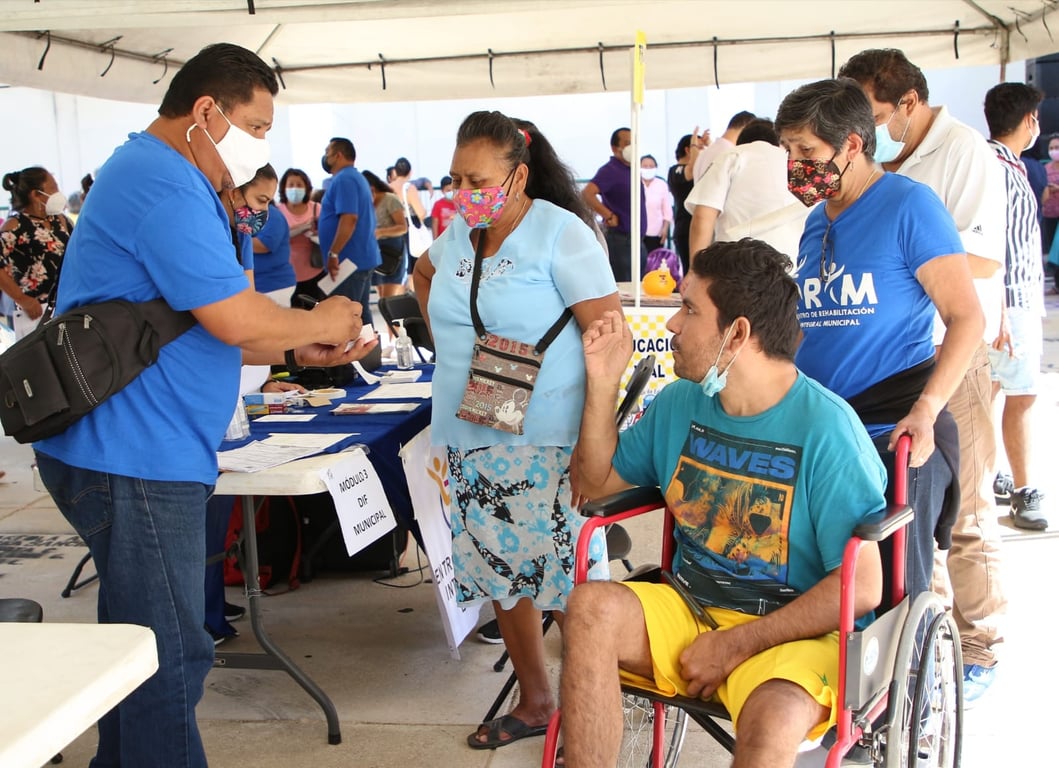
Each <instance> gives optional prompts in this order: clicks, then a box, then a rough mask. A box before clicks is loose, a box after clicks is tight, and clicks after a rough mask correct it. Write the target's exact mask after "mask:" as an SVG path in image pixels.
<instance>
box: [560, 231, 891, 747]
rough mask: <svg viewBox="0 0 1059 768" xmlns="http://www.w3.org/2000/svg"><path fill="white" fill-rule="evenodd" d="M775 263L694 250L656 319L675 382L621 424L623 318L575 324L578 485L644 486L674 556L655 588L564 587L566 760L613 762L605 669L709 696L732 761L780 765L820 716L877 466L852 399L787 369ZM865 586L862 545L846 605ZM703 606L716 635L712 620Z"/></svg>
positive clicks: (615, 743)
mask: <svg viewBox="0 0 1059 768" xmlns="http://www.w3.org/2000/svg"><path fill="white" fill-rule="evenodd" d="M789 267H790V261H789V259H787V257H786V256H783V255H782V254H780V253H778V252H777V251H776V250H775V249H773V248H772V247H771V246H769V245H767V244H765V243H763V242H760V241H757V240H750V239H744V240H741V241H739V242H735V243H715V244H714V245H712V246H710V247H709V248H708V249H706V250H705V251H701V252H700V253H698V254H697V255H695V256H694V257H693V261H692V267H691V274H689V275H688V277H687V278H686V279H685V280H684V282H683V284H682V285H681V297H682V299H683V305H682V308H681V309H680V311H679V312H678V313H677V314H676V315H674V316H673V317H672V318H671V319H670V321H669V323H668V328H669V330H670V331H671V332H672V333H673V334H674V335H673V341H672V348H673V362H674V371H675V372H676V373H677V375H678V376H679V377H680V378H681V379H682V380H681V381H678V382H675V383H673V384H670V385H669V386H667V387H666V388H665V389H663V390H662V392H661V393H660V394H659V395H658V397H656V398H655V400H654V401H653V402H652V404H651V407H650V408H649V409H648V410H647V411H646V412H645V414H644V416H643V418H641V419H640V420H639V421H638V422H637V423H636V424H635V425H633V427H631V428H630V429H629V430H627V431H626V432H624V433H623V434H622V435H621V436H620V437H619V435H618V432H617V429H616V427H615V425H614V403H615V402H616V401H617V395H618V384H619V381H620V379H621V376H622V374H623V373H624V371H625V367H626V366H627V364H628V361H629V358H630V356H631V353H632V337H631V332H630V331H629V328H628V325H627V324H626V323H625V321H624V319H623V318H622V316H621V315H620V314H618V313H616V312H614V313H608V316H607V317H605V318H604V319H603V320H601V321H597V322H595V323H593V324H592V325H590V326H589V328H588V330H587V331H586V332H585V334H584V348H585V367H586V371H587V374H588V387H587V394H586V400H585V410H584V417H583V419H582V422H581V437H580V440H579V442H578V446H577V454H578V469H579V477H580V491H581V493H583V494H585V495H586V496H588V497H590V498H598V497H601V496H605V495H608V494H611V493H615V492H617V491H620V490H622V489H625V488H628V487H630V486H631V485H648V486H650V485H657V486H659V487H661V488H662V489H664V492H665V496H666V503H667V507H668V509H669V511H670V512H671V513H672V514H673V517H674V522H675V531H674V535H675V539H676V542H675V543H676V553H675V555H674V558H673V562H672V563H669V564H667V567H669V568H671V569H672V571H673V573H674V581H673V582H672V583H673V585H672V586H671V585H670V584H649V583H642V582H639V583H635V582H621V583H616V582H587V583H584V584H581V585H579V586H578V587H576V588H575V589H574V591H573V594H572V595H571V596H570V602H569V606H568V611H567V617H566V621H565V623H564V626H563V643H564V649H563V672H562V695H561V698H562V702H563V733H564V737H565V758H566V765H568V766H597V765H613V764H614V763H615V762H616V759H617V756H618V749H619V745H620V742H621V703H620V690H619V675H615V674H614V670H615V669H616V668H617V669H619V671H620V680H622V681H628V682H631V683H633V684H634V685H637V686H640V687H645V688H648V689H652V690H656V691H658V692H660V693H662V694H664V695H669V696H672V695H681V696H688V697H692V698H699V697H703V698H706V697H710V696H713V697H715V698H716V699H717V700H719V701H720V702H721V703H723V704H724V705H725V706H726V707H727V709H728V711H729V713H730V714H731V715H732V722H733V723H734V724H735V727H736V730H737V733H738V740H737V742H736V753H735V755H736V761H735V764H736V765H741V764H744V763H742V762H740V761H741V759H742V760H745V759H746V757H745V756H746V755H751V754H752V755H755V756H756V758H755V761H754V763H753V764H755V765H788V764H791V763H792V762H793V761H794V758H795V755H796V752H797V749H798V745H799V744H800V743H801V742H802V741H803V740H804V739H805V738H807V737H808V738H815V737H818V736H820V735H821V734H823V733H824V732H825V731H826V730H827V728H829V727H830V726H831V725H832V724H833V723H834V722H835V721H836V718H837V712H838V711H839V709H840V708H841V700H842V698H841V695H840V692H839V691H838V633H837V629H838V615H839V597H840V575H839V568H840V565H841V563H842V555H843V550H844V548H845V544H846V542H847V540H848V539H849V537H850V535H851V533H852V531H853V528H854V527H855V526H856V525H857V524H858V523H860V522H861V521H863V520H864V519H865V518H867V517H868V516H869V515H871V514H873V513H875V512H877V511H879V510H880V509H882V508H883V506H884V500H883V490H884V485H885V482H886V473H885V470H884V469H883V466H882V463H881V461H880V460H879V456H878V453H877V452H876V450H875V448H874V446H873V445H872V443H871V440H870V439H869V438H868V435H867V433H866V432H865V430H864V428H863V426H862V425H861V423H860V421H859V420H858V418H857V416H856V414H855V413H854V412H853V410H852V409H851V408H850V407H849V406H848V405H847V404H846V403H845V402H844V401H842V400H841V398H839V397H838V396H836V395H834V394H833V393H831V392H829V391H827V390H826V389H824V388H823V387H822V386H820V385H819V384H818V383H816V382H815V381H813V380H812V379H809V378H807V377H806V376H805V375H804V374H802V373H800V372H799V371H798V369H797V368H796V367H795V366H794V362H793V360H794V350H795V348H796V346H797V343H798V336H799V329H798V318H797V303H798V289H797V286H796V285H795V282H794V280H792V279H791V278H790V277H789V275H788V274H787V270H788V269H789ZM678 585H679V588H678ZM881 590H882V569H881V566H880V562H879V551H878V548H877V546H876V545H875V544H867V545H865V546H864V547H862V548H861V550H860V554H859V555H858V560H857V570H856V592H855V594H856V598H855V599H856V613H857V615H858V616H863V615H864V614H867V613H868V612H870V611H871V610H872V609H873V608H874V607H875V606H876V605H877V604H878V602H879V599H880V595H881ZM681 591H683V592H684V593H685V594H684V595H682V594H681ZM685 600H687V601H693V603H694V604H693V605H692V604H689V603H688V602H685ZM699 610H703V611H705V612H706V613H705V615H704V616H703V617H699V616H697V615H696V613H697V612H698V611H699ZM704 619H705V620H704ZM710 621H713V622H714V623H715V625H716V626H714V627H712V628H714V629H720V630H724V631H710V630H711V626H710ZM746 764H749V763H746Z"/></svg>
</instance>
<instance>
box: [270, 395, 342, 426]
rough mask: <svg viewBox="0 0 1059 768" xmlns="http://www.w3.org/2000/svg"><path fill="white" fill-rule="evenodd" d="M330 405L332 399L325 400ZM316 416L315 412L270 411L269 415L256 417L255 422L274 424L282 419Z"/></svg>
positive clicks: (305, 418)
mask: <svg viewBox="0 0 1059 768" xmlns="http://www.w3.org/2000/svg"><path fill="white" fill-rule="evenodd" d="M325 402H326V403H327V404H328V405H330V404H331V401H330V400H327V401H325ZM315 418H316V414H315V413H270V414H269V415H268V416H260V417H258V418H256V419H254V423H255V424H274V423H277V422H282V421H312V420H313V419H315Z"/></svg>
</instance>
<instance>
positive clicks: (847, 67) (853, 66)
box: [838, 48, 930, 107]
mask: <svg viewBox="0 0 1059 768" xmlns="http://www.w3.org/2000/svg"><path fill="white" fill-rule="evenodd" d="M838 76H839V77H851V78H853V79H854V80H856V81H857V82H858V83H860V84H861V85H862V86H864V87H868V88H871V92H872V96H874V97H875V100H876V101H881V102H883V103H884V104H893V105H894V106H895V107H896V106H897V105H898V104H899V103H900V101H901V98H902V97H903V96H904V95H905V94H906V93H908V92H909V91H911V90H915V92H916V93H917V94H918V95H919V100H920V101H922V102H923V103H924V104H926V103H927V102H928V101H929V100H930V91H929V89H928V88H927V78H925V77H924V76H923V70H921V69H920V68H919V67H917V66H916V65H915V64H913V63H912V62H910V61H909V60H908V59H907V58H905V54H904V52H903V51H899V50H897V49H896V48H869V49H868V50H866V51H861V52H860V53H858V54H857V55H856V56H854V57H853V58H851V59H850V60H849V61H847V62H846V63H845V64H843V65H842V69H840V70H838Z"/></svg>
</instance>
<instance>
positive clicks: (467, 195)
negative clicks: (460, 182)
mask: <svg viewBox="0 0 1059 768" xmlns="http://www.w3.org/2000/svg"><path fill="white" fill-rule="evenodd" d="M517 167H518V166H516V168H517ZM514 175H515V168H512V169H511V173H509V174H508V175H507V178H506V179H504V183H503V184H499V185H497V186H495V187H480V188H478V189H457V190H456V192H455V194H454V195H453V202H455V203H456V209H457V210H458V211H459V212H460V216H462V217H463V220H464V221H466V222H467V226H468V227H470V228H471V229H485V228H487V227H491V226H493V224H495V223H496V220H497V219H498V218H500V212H501V211H502V210H504V204H505V203H506V202H507V191H506V190H505V189H504V186H505V185H506V184H507V183H508V181H510V180H511V179H512V177H514Z"/></svg>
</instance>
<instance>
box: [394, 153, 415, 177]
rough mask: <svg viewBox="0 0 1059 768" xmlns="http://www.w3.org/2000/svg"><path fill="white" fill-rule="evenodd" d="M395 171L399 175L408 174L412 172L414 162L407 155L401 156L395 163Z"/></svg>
mask: <svg viewBox="0 0 1059 768" xmlns="http://www.w3.org/2000/svg"><path fill="white" fill-rule="evenodd" d="M393 172H394V173H396V174H397V175H398V176H407V175H408V174H410V173H411V172H412V164H411V163H410V162H408V158H407V157H399V158H397V161H396V162H394V164H393Z"/></svg>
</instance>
